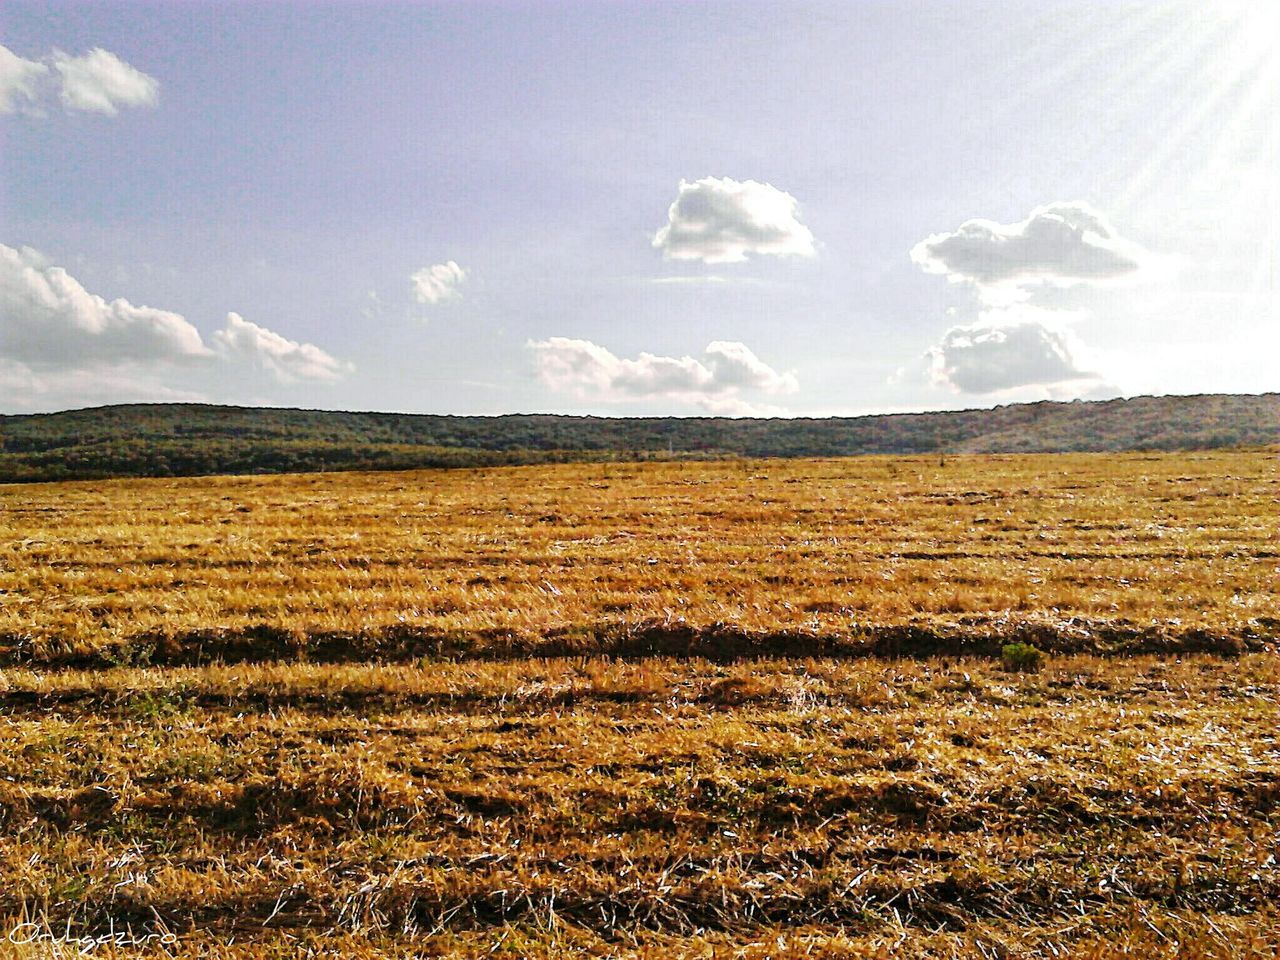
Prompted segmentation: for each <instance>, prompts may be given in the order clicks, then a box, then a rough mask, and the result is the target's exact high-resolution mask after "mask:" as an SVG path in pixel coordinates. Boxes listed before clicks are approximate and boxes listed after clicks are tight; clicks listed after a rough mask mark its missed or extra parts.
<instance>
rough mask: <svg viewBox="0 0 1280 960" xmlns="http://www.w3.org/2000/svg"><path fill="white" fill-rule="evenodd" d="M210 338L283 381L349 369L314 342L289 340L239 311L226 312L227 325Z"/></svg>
mask: <svg viewBox="0 0 1280 960" xmlns="http://www.w3.org/2000/svg"><path fill="white" fill-rule="evenodd" d="M213 339H214V342H215V343H216V344H217V345H218V346H219V348H220V349H222V350H223V351H224V352H225V353H226V354H228V355H230V356H233V357H240V358H243V359H245V360H248V361H249V362H250V363H253V364H256V365H257V366H259V367H261V368H263V369H264V370H269V371H270V372H271V373H272V374H273V375H274V376H275V377H276V379H277V380H279V381H281V382H282V383H292V382H293V381H295V380H338V379H341V377H342V376H343V375H344V374H345V373H347V372H348V371H349V370H350V369H351V365H350V364H347V363H343V362H342V361H341V360H337V359H335V358H334V357H332V356H331V355H329V354H328V353H326V352H325V351H324V350H321V349H320V348H319V347H317V346H316V345H315V344H314V343H298V342H297V341H296V340H289V339H288V338H286V337H282V336H281V335H280V334H278V333H276V332H275V331H273V330H268V329H267V328H266V327H260V326H258V325H257V324H256V323H250V322H249V321H248V320H246V319H245V318H244V317H242V316H240V314H238V313H228V314H227V324H226V326H225V327H224V328H223V329H221V330H219V331H218V332H217V333H215V334H214V335H213Z"/></svg>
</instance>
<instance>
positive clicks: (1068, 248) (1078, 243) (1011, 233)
mask: <svg viewBox="0 0 1280 960" xmlns="http://www.w3.org/2000/svg"><path fill="white" fill-rule="evenodd" d="M911 259H912V260H913V261H915V262H916V263H917V264H919V265H920V266H921V267H922V268H923V269H924V270H926V271H927V272H929V273H938V274H944V275H946V276H947V277H948V278H949V279H950V280H952V281H955V282H963V281H969V282H972V283H974V284H977V285H978V286H979V287H994V286H1001V285H1004V286H1022V285H1028V284H1037V283H1053V284H1063V285H1065V284H1074V283H1087V282H1098V281H1107V280H1116V279H1119V278H1121V277H1126V276H1129V275H1131V274H1134V273H1136V272H1137V271H1138V270H1139V268H1140V267H1141V266H1142V264H1143V261H1144V259H1145V251H1143V250H1142V248H1141V247H1139V246H1138V245H1137V244H1135V243H1133V242H1131V241H1128V240H1125V239H1124V238H1122V237H1120V236H1117V234H1116V232H1115V229H1114V228H1113V227H1112V226H1111V225H1110V224H1109V223H1107V221H1106V219H1105V218H1104V217H1103V216H1102V214H1100V213H1098V212H1097V211H1096V210H1094V209H1092V208H1091V207H1089V206H1088V205H1087V204H1083V203H1052V204H1048V205H1047V206H1043V207H1039V208H1038V209H1036V210H1033V211H1032V212H1031V215H1030V216H1028V217H1027V218H1026V219H1025V220H1023V221H1021V222H1020V223H995V222H994V221H991V220H969V221H967V222H965V223H962V224H961V225H960V228H959V229H958V230H956V231H954V232H952V233H937V234H934V235H933V236H931V237H927V238H925V239H924V240H922V241H920V243H918V244H916V246H915V248H914V249H912V251H911Z"/></svg>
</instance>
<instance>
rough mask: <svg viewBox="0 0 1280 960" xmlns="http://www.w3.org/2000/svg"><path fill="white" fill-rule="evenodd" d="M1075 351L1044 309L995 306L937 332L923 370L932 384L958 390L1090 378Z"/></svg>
mask: <svg viewBox="0 0 1280 960" xmlns="http://www.w3.org/2000/svg"><path fill="white" fill-rule="evenodd" d="M1037 313H1039V314H1043V316H1037V315H1036V314H1037ZM1080 352H1081V348H1080V346H1079V344H1078V343H1077V342H1076V339H1075V337H1074V335H1073V334H1072V333H1071V331H1070V330H1069V329H1068V328H1067V327H1065V326H1063V325H1062V324H1060V323H1059V322H1058V320H1057V318H1056V317H1055V316H1053V314H1052V313H1051V312H1050V311H1029V310H1020V311H1011V312H997V313H993V314H988V315H986V316H984V318H983V319H981V320H979V321H978V322H977V323H974V324H969V325H966V326H956V327H952V328H951V329H950V330H948V331H947V332H946V333H945V334H943V336H942V339H941V341H940V342H939V343H938V344H937V345H936V346H934V347H933V348H932V349H931V350H930V351H929V353H928V359H929V372H930V376H931V378H932V379H933V382H934V383H935V384H937V385H939V386H944V387H947V388H949V389H951V390H955V391H958V392H960V393H974V394H986V393H1000V392H1003V391H1008V390H1012V389H1015V388H1017V387H1027V386H1040V387H1047V388H1048V387H1052V388H1061V387H1064V386H1066V385H1068V384H1073V383H1074V384H1077V385H1079V386H1084V387H1087V386H1089V385H1090V384H1089V383H1087V382H1088V381H1091V382H1092V383H1093V384H1096V383H1097V381H1098V377H1097V374H1095V373H1092V372H1090V371H1088V370H1086V369H1084V368H1083V367H1082V365H1081V361H1080V358H1079V355H1080Z"/></svg>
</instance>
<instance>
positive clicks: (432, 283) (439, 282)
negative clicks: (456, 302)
mask: <svg viewBox="0 0 1280 960" xmlns="http://www.w3.org/2000/svg"><path fill="white" fill-rule="evenodd" d="M466 279H467V271H465V270H463V269H462V268H461V267H460V266H458V265H457V264H456V263H454V262H453V261H452V260H449V261H448V262H446V263H437V264H435V265H433V266H430V267H423V268H422V269H421V270H419V271H417V272H416V273H415V274H413V276H411V277H410V278H409V280H410V282H411V283H412V284H413V295H414V297H415V298H416V299H417V301H418V302H419V303H442V302H443V301H445V300H453V299H455V298H457V297H460V296H462V294H461V293H460V292H459V291H458V287H460V286H461V285H462V283H463V281H465V280H466Z"/></svg>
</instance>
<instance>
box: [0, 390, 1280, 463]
mask: <svg viewBox="0 0 1280 960" xmlns="http://www.w3.org/2000/svg"><path fill="white" fill-rule="evenodd" d="M1276 442H1280V394H1275V393H1269V394H1262V395H1256V396H1253V395H1249V396H1246V395H1205V396H1191V397H1138V398H1134V399H1129V400H1108V401H1101V402H1094V403H1082V402H1075V403H1047V402H1046V403H1032V404H1017V405H1011V406H1004V407H997V408H995V409H991V410H963V411H954V412H942V413H923V414H890V415H883V416H867V417H849V418H829V419H794V420H782V419H773V420H750V419H728V418H711V417H705V418H704V417H692V418H673V417H634V418H606V417H568V416H550V415H540V414H533V415H526V414H512V415H508V416H499V417H457V416H435V415H411V414H389V413H342V412H331V411H322V410H282V409H272V408H252V407H224V406H214V405H206V404H133V405H121V406H110V407H96V408H92V409H87V410H73V411H67V412H64V413H54V414H32V415H22V416H5V417H0V481H4V482H14V481H19V482H20V481H25V480H61V479H73V478H97V477H111V476H195V475H203V474H221V473H280V472H295V471H320V470H380V469H410V468H415V467H444V466H486V465H496V464H516V463H539V462H547V461H560V460H582V459H591V460H602V459H635V458H646V457H668V456H674V457H686V458H714V457H725V456H729V457H732V456H745V457H796V456H850V455H857V454H874V453H882V454H921V453H939V452H945V453H1001V452H1006V453H1008V452H1050V451H1054V452H1056V451H1115V450H1146V449H1150V450H1195V449H1212V448H1220V447H1231V446H1256V445H1262V444H1271V443H1276Z"/></svg>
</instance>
